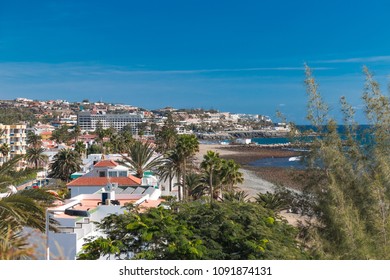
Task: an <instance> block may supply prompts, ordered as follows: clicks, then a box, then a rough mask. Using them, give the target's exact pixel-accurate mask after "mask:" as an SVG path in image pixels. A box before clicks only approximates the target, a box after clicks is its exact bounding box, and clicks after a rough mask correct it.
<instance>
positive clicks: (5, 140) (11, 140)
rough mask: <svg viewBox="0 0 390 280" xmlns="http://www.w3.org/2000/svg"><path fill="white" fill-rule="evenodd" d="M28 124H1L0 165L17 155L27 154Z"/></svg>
mask: <svg viewBox="0 0 390 280" xmlns="http://www.w3.org/2000/svg"><path fill="white" fill-rule="evenodd" d="M26 138H27V136H26V125H25V124H12V125H3V124H0V148H1V151H0V166H1V165H3V164H4V163H5V162H7V161H8V160H10V159H11V158H13V157H14V156H15V155H24V154H26V148H27V144H26Z"/></svg>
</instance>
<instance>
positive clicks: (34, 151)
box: [25, 146, 48, 169]
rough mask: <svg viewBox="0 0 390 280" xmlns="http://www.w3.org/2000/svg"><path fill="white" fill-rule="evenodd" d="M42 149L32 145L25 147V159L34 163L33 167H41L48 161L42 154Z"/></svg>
mask: <svg viewBox="0 0 390 280" xmlns="http://www.w3.org/2000/svg"><path fill="white" fill-rule="evenodd" d="M44 151H45V149H44V148H41V147H37V146H32V147H30V148H28V149H27V151H26V155H25V159H26V160H27V162H28V163H30V164H32V165H34V168H35V169H37V168H39V167H43V166H44V165H45V164H46V163H47V162H48V156H47V155H44V154H43V152H44Z"/></svg>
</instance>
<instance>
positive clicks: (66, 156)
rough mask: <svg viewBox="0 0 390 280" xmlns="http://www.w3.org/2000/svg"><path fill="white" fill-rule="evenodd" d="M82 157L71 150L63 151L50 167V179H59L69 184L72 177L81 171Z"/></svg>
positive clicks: (55, 157)
mask: <svg viewBox="0 0 390 280" xmlns="http://www.w3.org/2000/svg"><path fill="white" fill-rule="evenodd" d="M81 164H82V161H81V157H80V155H79V153H77V152H76V151H74V150H70V149H61V150H60V151H59V152H58V153H57V154H56V155H55V156H54V159H53V163H52V164H51V165H50V169H51V171H50V173H49V177H52V178H58V179H61V180H63V181H66V182H68V181H69V179H70V175H71V174H72V173H74V172H77V171H80V170H81V167H80V166H81Z"/></svg>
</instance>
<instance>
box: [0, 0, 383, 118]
mask: <svg viewBox="0 0 390 280" xmlns="http://www.w3.org/2000/svg"><path fill="white" fill-rule="evenodd" d="M319 2H320V1H303V0H295V1H288V0H285V1H282V0H280V1H261V0H253V1H249V0H240V1H229V0H224V1H217V0H215V1H211V0H208V1H203V0H197V1H195V0H194V1H191V0H186V1H183V0H177V1H170V0H165V1H161V0H160V1H153V0H149V1H146V0H145V1H132V0H127V1H120V0H112V1H96V0H94V1H89V0H88V1H87V0H78V1H70V0H65V1H54V0H51V1H49V0H41V1H27V0H25V1H22V0H20V1H19V0H15V1H3V0H0V98H1V99H13V98H16V97H27V98H34V99H67V100H69V101H80V100H81V99H84V98H88V99H90V100H92V101H97V100H102V101H105V102H118V103H127V104H131V105H135V106H141V107H144V108H147V109H156V108H162V107H165V106H173V107H177V108H198V107H203V108H206V109H209V108H214V109H219V110H220V111H231V112H236V113H239V112H241V113H257V114H264V115H269V116H271V117H274V116H275V112H276V110H280V111H282V112H284V113H285V115H286V116H287V118H288V119H289V120H291V121H295V122H297V123H304V122H305V115H306V113H305V108H306V93H305V87H304V83H303V81H304V70H303V65H304V63H305V62H306V63H308V64H309V66H311V67H312V68H313V69H314V75H315V77H316V78H317V81H318V83H319V84H320V90H321V93H322V94H323V96H324V99H325V100H326V101H327V102H328V103H329V104H330V106H331V108H333V111H332V112H333V114H334V115H335V116H336V117H338V116H339V113H338V104H337V103H338V99H339V97H340V96H341V95H345V96H347V99H348V100H349V101H350V103H352V104H353V105H354V106H355V108H356V109H357V111H358V120H359V121H361V122H364V120H363V118H362V117H361V112H362V108H363V106H362V101H361V99H360V96H361V94H362V90H363V86H364V76H363V75H362V67H363V65H367V66H368V67H369V68H370V69H371V70H372V72H374V74H375V77H376V78H377V80H378V81H379V82H380V83H381V85H382V88H383V90H384V91H386V88H387V83H388V74H389V73H390V71H389V70H390V68H389V67H390V37H389V36H388V33H389V27H390V24H389V22H388V12H389V11H390V2H388V1H340V0H339V1H333V0H328V1H321V3H319Z"/></svg>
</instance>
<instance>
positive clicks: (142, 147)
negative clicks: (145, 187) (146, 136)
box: [121, 141, 162, 178]
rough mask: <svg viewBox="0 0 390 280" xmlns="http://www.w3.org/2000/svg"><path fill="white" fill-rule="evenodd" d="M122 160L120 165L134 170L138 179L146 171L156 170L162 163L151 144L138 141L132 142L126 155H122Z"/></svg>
mask: <svg viewBox="0 0 390 280" xmlns="http://www.w3.org/2000/svg"><path fill="white" fill-rule="evenodd" d="M122 158H123V160H122V161H121V163H122V164H124V165H126V166H127V167H129V168H131V169H132V170H134V171H135V172H136V176H137V177H138V178H142V177H143V176H144V172H145V171H146V170H157V167H158V166H159V165H160V164H161V163H162V159H161V156H160V155H155V150H154V148H153V147H152V146H151V144H148V143H142V142H139V141H136V142H134V144H133V145H131V147H130V149H129V151H128V155H127V156H125V155H122Z"/></svg>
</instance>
